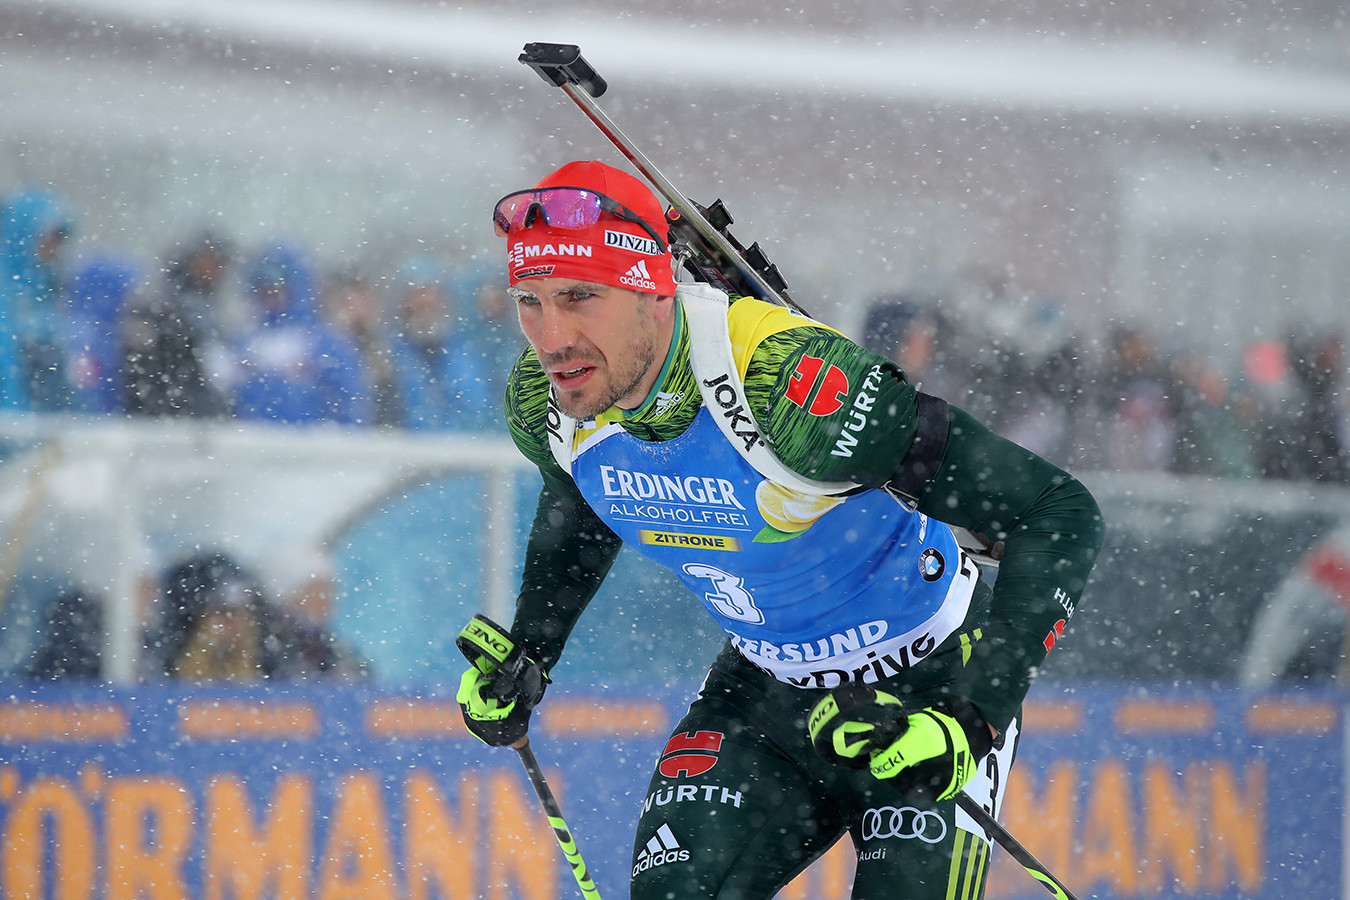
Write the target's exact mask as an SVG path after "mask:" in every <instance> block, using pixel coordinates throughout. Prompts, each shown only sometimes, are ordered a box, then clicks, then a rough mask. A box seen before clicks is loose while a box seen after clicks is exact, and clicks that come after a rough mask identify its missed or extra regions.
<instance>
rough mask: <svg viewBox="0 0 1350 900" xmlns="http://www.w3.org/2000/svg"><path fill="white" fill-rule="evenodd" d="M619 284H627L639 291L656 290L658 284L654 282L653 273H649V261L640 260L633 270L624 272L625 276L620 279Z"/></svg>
mask: <svg viewBox="0 0 1350 900" xmlns="http://www.w3.org/2000/svg"><path fill="white" fill-rule="evenodd" d="M619 283H620V284H626V285H628V286H629V287H630V288H633V289H634V290H639V291H654V290H656V282H655V281H652V276H651V273H650V272H648V271H647V261H646V260H645V259H640V260H638V261H637V263H636V264H635V265H634V266H633V267H632V268H631V269H629V270H628V271H627V272H624V273H623V275H622V276H620V277H619Z"/></svg>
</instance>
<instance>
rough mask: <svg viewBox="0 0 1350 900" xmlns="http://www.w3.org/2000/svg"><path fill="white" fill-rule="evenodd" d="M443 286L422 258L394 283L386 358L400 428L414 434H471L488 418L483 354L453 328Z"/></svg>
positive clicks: (434, 268) (431, 263)
mask: <svg viewBox="0 0 1350 900" xmlns="http://www.w3.org/2000/svg"><path fill="white" fill-rule="evenodd" d="M446 281H447V279H446V273H445V272H444V271H443V270H442V268H441V267H440V266H439V265H438V264H437V263H436V262H435V261H434V260H430V259H427V258H425V257H419V258H414V259H412V260H409V261H408V263H407V264H405V265H404V266H403V267H402V268H401V269H400V270H399V272H398V275H397V276H396V277H395V281H394V285H395V291H396V295H395V297H394V304H393V306H394V313H395V316H396V317H397V318H396V322H395V325H394V328H393V329H392V330H393V332H394V334H393V337H392V339H391V340H390V354H391V358H392V360H393V364H394V382H395V385H396V387H397V390H398V394H399V399H400V401H401V405H402V407H403V415H404V419H403V425H404V427H405V428H409V429H411V430H414V431H422V430H427V431H452V430H461V431H464V430H475V429H478V428H481V427H484V426H485V425H486V423H487V421H488V418H489V415H490V414H491V410H490V409H489V406H488V383H489V380H488V377H487V371H486V365H485V363H484V360H483V353H482V351H481V350H480V349H479V347H478V345H477V344H475V343H474V341H473V339H472V337H471V336H470V335H469V334H468V333H466V332H465V331H464V330H462V329H460V328H458V327H457V326H456V319H455V317H454V311H453V309H452V308H451V298H450V294H449V291H448V290H447V288H446Z"/></svg>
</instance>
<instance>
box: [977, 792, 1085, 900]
mask: <svg viewBox="0 0 1350 900" xmlns="http://www.w3.org/2000/svg"><path fill="white" fill-rule="evenodd" d="M956 805H957V806H959V807H961V809H962V810H964V811H965V813H966V814H967V815H968V816H970V817H971V818H972V819H974V820H975V824H977V825H979V826H980V827H981V828H983V829H984V831H985V833H986V834H988V835H989V836H990V837H992V838H993V839H994V840H995V841H997V842H998V844H999V846H1001V847H1002V848H1003V849H1004V850H1006V851H1008V855H1009V856H1011V857H1012V858H1013V859H1014V860H1016V861H1017V863H1018V864H1019V865H1020V866H1021V867H1022V868H1024V869H1026V870H1027V872H1028V874H1030V875H1031V877H1032V878H1035V879H1036V880H1037V881H1039V882H1040V883H1041V884H1043V885H1045V889H1046V890H1047V891H1049V892H1050V894H1051V896H1053V897H1055V898H1056V900H1078V897H1076V896H1075V895H1074V893H1073V891H1071V890H1069V889H1068V888H1067V887H1065V885H1064V882H1062V881H1060V880H1059V879H1058V878H1056V877H1055V876H1054V873H1052V872H1051V871H1050V870H1049V869H1047V868H1046V867H1045V864H1044V863H1042V862H1041V861H1040V860H1038V859H1037V858H1036V857H1035V856H1033V855H1032V854H1031V851H1030V850H1028V849H1027V848H1026V847H1023V846H1022V845H1021V844H1020V843H1018V842H1017V840H1016V838H1014V837H1013V836H1012V835H1011V834H1010V833H1009V832H1008V829H1006V828H1004V827H1003V826H1002V825H1000V824H999V823H998V819H995V818H994V817H993V816H991V815H990V814H989V813H987V812H985V811H984V807H983V806H980V804H979V803H978V802H977V801H976V800H975V798H974V797H972V796H970V795H969V794H967V793H965V792H964V791H962V792H961V793H959V794H957V795H956Z"/></svg>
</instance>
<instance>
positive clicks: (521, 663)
mask: <svg viewBox="0 0 1350 900" xmlns="http://www.w3.org/2000/svg"><path fill="white" fill-rule="evenodd" d="M455 644H456V645H457V646H458V647H459V649H460V651H461V652H463V653H464V655H465V656H466V657H468V659H469V661H470V662H472V663H473V665H471V666H470V667H469V668H468V670H466V671H465V672H464V674H463V675H461V676H460V679H459V690H458V691H456V692H455V700H456V701H457V702H458V703H459V707H460V711H461V712H462V713H463V714H464V724H465V726H466V727H468V729H469V731H470V732H471V733H472V734H473V735H474V736H475V737H477V738H478V739H479V740H480V741H482V742H483V743H485V744H488V745H490V746H493V747H503V746H506V745H507V744H514V743H516V742H517V741H519V740H521V739H522V738H524V737H525V734H526V732H527V731H528V730H529V727H530V713H531V712H532V711H533V710H534V708H535V706H536V705H538V703H539V701H540V700H541V699H543V696H544V688H546V687H547V686H548V684H549V678H548V675H547V674H546V673H545V672H544V670H543V669H542V668H541V667H540V666H539V664H538V663H536V662H534V661H533V660H531V659H529V658H527V657H526V656H525V654H524V651H523V650H522V649H521V647H520V645H519V644H517V643H516V641H515V640H514V639H513V638H512V637H511V635H510V633H509V632H507V631H505V630H504V629H502V628H500V627H499V626H497V625H496V624H495V623H493V622H492V620H491V619H488V618H487V617H486V616H474V617H473V619H472V620H471V621H470V622H469V624H468V625H466V626H465V627H464V630H463V631H461V632H460V634H459V637H458V638H456V639H455Z"/></svg>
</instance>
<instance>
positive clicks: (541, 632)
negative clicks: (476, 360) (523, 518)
mask: <svg viewBox="0 0 1350 900" xmlns="http://www.w3.org/2000/svg"><path fill="white" fill-rule="evenodd" d="M547 393H548V385H547V380H546V379H545V377H544V375H543V372H542V370H541V369H540V368H539V363H538V360H537V359H536V358H535V356H534V354H533V352H528V353H526V354H525V355H524V356H522V357H521V359H520V361H519V362H517V363H516V366H515V368H514V369H513V370H512V372H511V379H510V381H509V383H508V388H507V394H506V421H507V425H508V427H509V429H510V432H511V438H512V440H513V441H515V444H516V446H517V447H518V448H519V449H520V451H521V453H523V454H524V455H525V457H526V458H527V459H529V460H531V461H532V462H533V463H534V464H535V465H537V466H538V467H539V473H540V475H542V476H543V480H544V485H543V487H542V488H541V489H540V491H539V505H538V507H537V508H536V510H535V515H534V522H533V524H532V525H531V526H530V535H529V538H528V541H527V543H526V545H525V563H524V572H523V574H522V576H521V584H520V594H519V595H518V596H517V598H516V612H515V617H514V619H513V621H512V624H511V635H512V636H513V637H514V638H515V639H516V640H517V641H519V642H521V644H522V645H523V646H524V647H525V651H526V654H527V655H528V656H529V657H530V658H531V659H533V660H535V661H536V662H538V663H539V664H540V665H541V666H543V667H544V670H545V671H546V672H547V671H552V669H553V667H554V665H555V664H556V663H557V661H558V658H559V657H560V656H561V655H562V650H563V645H564V644H565V643H566V642H567V638H568V636H569V635H570V634H571V633H572V628H573V627H574V626H575V625H576V623H577V619H579V618H580V617H581V613H582V612H583V611H584V610H585V609H586V606H587V604H589V603H590V602H591V598H592V597H594V596H595V592H596V591H597V590H599V588H600V584H601V583H602V582H603V581H604V580H605V576H606V575H607V574H609V569H610V567H611V566H612V565H613V564H614V559H615V557H617V556H618V554H619V549H620V547H621V546H622V544H623V541H622V540H621V539H620V538H619V536H618V535H616V534H615V533H614V532H613V531H612V530H611V529H610V528H609V526H608V525H606V524H605V523H604V522H603V521H601V520H600V517H599V516H597V515H596V514H595V512H594V510H592V509H591V508H590V506H589V505H588V504H587V503H586V501H585V499H584V498H583V497H582V496H581V492H580V491H579V490H577V486H576V482H574V481H573V480H572V478H571V476H570V475H568V474H567V473H566V472H564V471H563V470H562V468H561V467H560V466H559V465H558V463H557V462H556V461H555V460H554V459H553V454H552V453H551V452H550V451H549V447H548V434H547V431H546V430H545V426H544V421H545V420H544V414H545V412H546V405H547Z"/></svg>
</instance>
